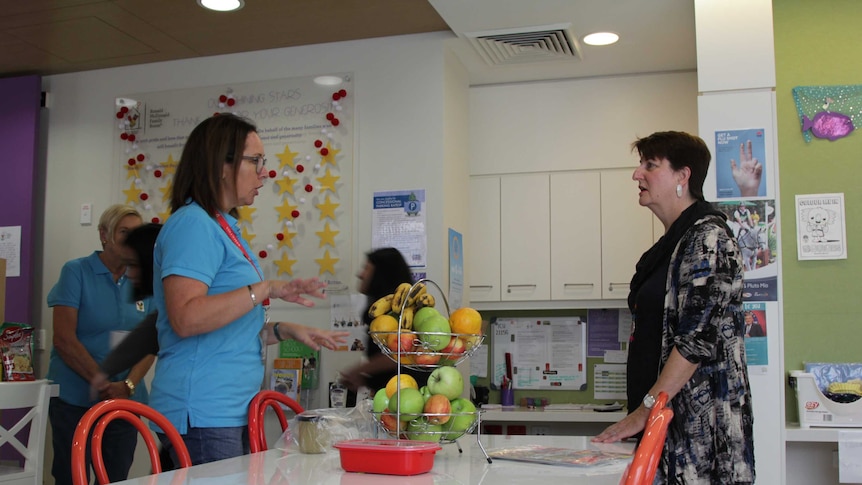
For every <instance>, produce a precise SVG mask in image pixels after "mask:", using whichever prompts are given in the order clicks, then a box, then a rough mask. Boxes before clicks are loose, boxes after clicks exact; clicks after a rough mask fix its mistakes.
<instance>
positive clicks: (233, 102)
mask: <svg viewBox="0 0 862 485" xmlns="http://www.w3.org/2000/svg"><path fill="white" fill-rule="evenodd" d="M235 104H236V100H235V99H233V98H227V105H228V106H233V105H235Z"/></svg>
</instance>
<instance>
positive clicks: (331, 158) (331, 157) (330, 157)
mask: <svg viewBox="0 0 862 485" xmlns="http://www.w3.org/2000/svg"><path fill="white" fill-rule="evenodd" d="M326 149H327V150H329V153H327V154H326V155H321V156H320V157H321V159H320V164H321V165H325V164H327V163H328V164H330V165H332V166H333V167H334V166H335V156H336V155H338V154H339V153H341V150H336V149H335V148H332V144H331V143H329V142H327V143H326Z"/></svg>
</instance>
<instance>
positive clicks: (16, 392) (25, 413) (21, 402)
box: [0, 379, 51, 485]
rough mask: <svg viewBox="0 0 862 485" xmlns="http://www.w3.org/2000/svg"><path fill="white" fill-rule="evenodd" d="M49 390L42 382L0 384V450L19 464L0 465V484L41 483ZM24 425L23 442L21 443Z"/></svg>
mask: <svg viewBox="0 0 862 485" xmlns="http://www.w3.org/2000/svg"><path fill="white" fill-rule="evenodd" d="M50 389H51V387H50V383H49V382H48V381H47V380H45V379H40V380H37V381H25V382H2V383H0V415H2V417H3V419H2V420H0V448H2V449H4V450H8V451H7V454H8V453H9V451H11V450H12V449H14V450H15V451H16V452H17V453H16V454H15V456H18V455H20V461H21V462H23V463H21V465H22V466H18V467H15V466H9V465H0V484H4V485H5V484H7V483H16V484H19V483H22V484H23V483H32V484H39V485H41V484H42V474H43V470H44V468H45V467H44V464H43V458H44V456H45V432H46V429H47V426H48V405H49V403H50V400H51V390H50ZM12 410H15V411H12ZM19 414H20V416H19ZM28 425H29V430H28V432H27V433H26V438H27V439H26V441H21V439H20V438H22V437H23V436H22V435H23V434H24V433H23V430H24V428H26V427H27V426H28ZM25 442H26V444H24V443H25ZM7 445H9V446H7ZM10 447H11V448H10ZM8 459H9V457H5V458H4V461H5V460H8Z"/></svg>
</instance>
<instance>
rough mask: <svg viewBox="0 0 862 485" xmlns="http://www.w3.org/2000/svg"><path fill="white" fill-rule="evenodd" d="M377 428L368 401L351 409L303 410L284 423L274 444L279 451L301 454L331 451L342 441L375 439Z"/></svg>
mask: <svg viewBox="0 0 862 485" xmlns="http://www.w3.org/2000/svg"><path fill="white" fill-rule="evenodd" d="M376 437H377V425H376V423H375V422H374V418H373V417H372V415H371V400H363V401H359V402H357V403H356V407H353V408H324V409H312V410H306V411H305V412H303V413H300V414H298V415H296V416H294V417H293V418H291V419H290V420H288V423H287V429H286V430H285V431H284V433H282V435H281V437H280V438H279V439H278V441H277V442H276V443H275V447H276V448H278V449H280V450H291V451H292V450H299V451H301V452H303V453H320V452H324V453H325V452H329V451H335V448H332V445H333V444H335V443H338V442H339V441H343V440H351V439H361V438H376Z"/></svg>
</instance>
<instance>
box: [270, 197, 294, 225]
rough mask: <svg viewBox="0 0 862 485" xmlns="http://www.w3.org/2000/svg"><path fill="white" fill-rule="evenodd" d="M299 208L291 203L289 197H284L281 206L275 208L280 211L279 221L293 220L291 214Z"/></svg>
mask: <svg viewBox="0 0 862 485" xmlns="http://www.w3.org/2000/svg"><path fill="white" fill-rule="evenodd" d="M297 208H299V206H297V205H290V201H289V200H287V199H284V202H282V203H281V205H280V206H277V207H276V208H275V210H276V211H278V220H279V221H284V220H287V221H292V220H293V219H294V217H293V214H291V212H293V211H294V210H295V209H297Z"/></svg>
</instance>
